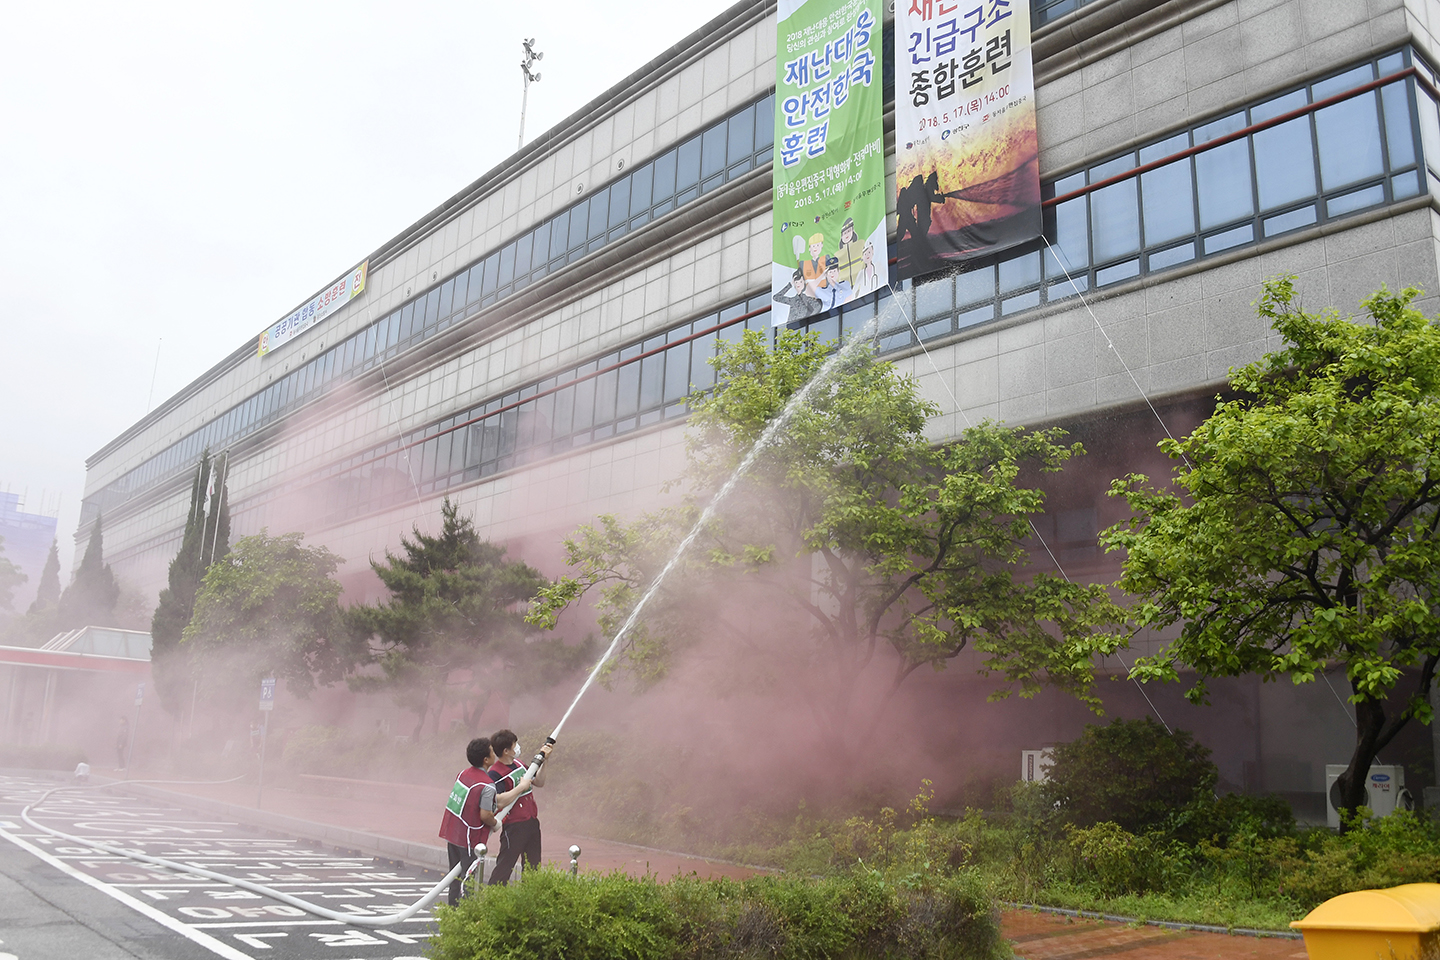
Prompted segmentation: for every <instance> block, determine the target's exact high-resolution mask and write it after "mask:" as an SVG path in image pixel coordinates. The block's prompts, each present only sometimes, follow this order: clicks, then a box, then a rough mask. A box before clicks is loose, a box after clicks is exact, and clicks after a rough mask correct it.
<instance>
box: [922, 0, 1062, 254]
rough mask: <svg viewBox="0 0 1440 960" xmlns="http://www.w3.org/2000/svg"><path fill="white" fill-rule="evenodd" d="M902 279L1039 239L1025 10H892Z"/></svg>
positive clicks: (927, 0)
mask: <svg viewBox="0 0 1440 960" xmlns="http://www.w3.org/2000/svg"><path fill="white" fill-rule="evenodd" d="M895 191H896V203H895V211H896V214H897V217H898V223H897V226H896V231H895V245H896V247H897V248H898V250H897V253H898V254H899V261H900V276H901V277H902V278H903V277H918V276H923V275H924V274H927V273H931V272H933V271H935V270H939V269H941V268H942V267H944V266H945V265H946V264H947V263H955V262H958V261H962V260H968V259H971V258H973V257H980V256H984V255H986V254H989V253H994V252H996V251H999V250H1003V249H1005V248H1007V247H1013V246H1015V245H1016V244H1020V243H1024V242H1026V241H1027V240H1032V239H1034V238H1035V237H1038V236H1039V235H1040V162H1039V147H1038V141H1037V140H1036V135H1035V76H1034V72H1033V70H1032V58H1031V53H1030V4H1029V2H1028V0H949V2H946V0H898V2H897V3H896V4H895Z"/></svg>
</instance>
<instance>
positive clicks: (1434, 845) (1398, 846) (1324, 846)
mask: <svg viewBox="0 0 1440 960" xmlns="http://www.w3.org/2000/svg"><path fill="white" fill-rule="evenodd" d="M1361 809H1362V811H1364V808H1361ZM1358 820H1359V823H1358V824H1356V827H1355V829H1352V830H1349V831H1347V832H1345V833H1342V834H1338V835H1337V834H1332V833H1330V832H1329V831H1328V830H1327V831H1317V832H1316V833H1315V834H1314V835H1312V836H1313V837H1314V840H1313V841H1312V843H1313V845H1312V846H1311V847H1310V848H1309V849H1306V850H1304V851H1303V853H1299V854H1295V855H1292V856H1291V857H1288V858H1286V860H1285V861H1283V862H1282V864H1281V876H1280V887H1281V889H1282V890H1283V892H1284V893H1285V894H1286V895H1288V896H1290V897H1292V898H1293V899H1294V900H1296V901H1297V902H1298V903H1300V904H1302V905H1303V906H1306V907H1313V906H1315V905H1316V904H1319V903H1322V902H1324V901H1326V900H1328V899H1330V898H1331V897H1334V896H1338V895H1340V894H1342V893H1348V892H1349V891H1351V890H1371V889H1377V888H1381V887H1393V886H1397V885H1399V884H1402V883H1436V882H1440V827H1437V826H1436V825H1435V824H1434V823H1432V822H1430V821H1429V820H1426V819H1423V817H1422V816H1420V815H1418V814H1416V813H1414V812H1411V811H1404V810H1399V811H1396V812H1395V813H1392V814H1390V815H1389V816H1387V817H1380V818H1372V817H1370V816H1369V813H1368V811H1364V812H1362V814H1361V816H1360V817H1359V818H1358Z"/></svg>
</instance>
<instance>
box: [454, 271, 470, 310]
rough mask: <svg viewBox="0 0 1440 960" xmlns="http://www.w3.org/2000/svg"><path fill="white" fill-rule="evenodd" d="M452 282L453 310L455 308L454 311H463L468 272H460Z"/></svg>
mask: <svg viewBox="0 0 1440 960" xmlns="http://www.w3.org/2000/svg"><path fill="white" fill-rule="evenodd" d="M453 282H454V284H455V304H454V308H455V309H456V310H463V309H465V291H466V290H467V289H468V288H469V286H470V273H469V271H466V270H461V271H460V272H459V273H457V274H456V275H455V280H454V281H453Z"/></svg>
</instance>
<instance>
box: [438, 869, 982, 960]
mask: <svg viewBox="0 0 1440 960" xmlns="http://www.w3.org/2000/svg"><path fill="white" fill-rule="evenodd" d="M437 915H438V918H439V925H440V932H439V935H438V936H437V937H435V938H433V939H432V940H431V945H432V946H431V951H432V953H431V955H432V956H433V957H435V958H436V960H500V958H505V960H522V958H523V960H551V958H553V960H562V958H563V960H662V958H665V960H669V958H674V960H741V958H750V957H768V958H773V960H831V958H835V960H839V958H852V957H876V958H895V960H899V958H902V957H904V958H916V960H961V958H967V960H968V958H976V960H983V958H991V957H996V958H998V957H1003V956H1006V955H1007V951H1006V950H1005V947H1004V944H1003V941H1002V939H1001V937H1000V929H999V922H998V917H997V916H996V915H995V913H994V911H993V908H992V907H991V905H990V902H989V900H988V898H987V896H986V894H985V892H984V890H983V889H982V887H981V885H980V883H979V881H978V880H976V879H975V877H974V876H973V875H968V874H967V875H964V876H959V877H950V878H944V879H941V880H938V881H935V882H931V883H927V884H924V885H922V886H918V887H916V886H911V885H907V884H903V883H894V882H890V881H887V880H886V879H884V878H883V877H882V876H881V875H880V874H878V873H877V872H875V871H871V870H857V871H854V872H853V873H850V874H847V875H841V876H833V877H827V878H823V879H818V880H817V879H806V878H799V877H752V878H750V879H748V880H742V881H734V880H723V879H722V880H701V879H699V878H698V877H693V876H692V877H689V878H681V879H677V880H674V881H672V882H670V883H667V884H660V883H657V882H655V880H654V879H653V878H646V879H643V880H637V879H633V878H630V877H627V876H625V875H624V874H621V873H613V874H610V875H608V876H603V877H602V876H597V875H585V876H581V877H579V878H572V877H570V876H568V875H566V874H564V873H561V872H559V871H554V870H539V871H532V872H531V873H529V874H528V875H527V876H525V877H524V878H523V879H522V880H521V881H520V882H519V883H515V884H511V885H509V886H506V887H487V888H485V889H484V890H482V891H481V892H480V893H478V894H476V895H474V896H472V897H469V898H467V899H465V900H463V901H461V903H460V905H459V906H458V907H456V908H454V909H450V908H441V909H440V910H439V911H438V914H437Z"/></svg>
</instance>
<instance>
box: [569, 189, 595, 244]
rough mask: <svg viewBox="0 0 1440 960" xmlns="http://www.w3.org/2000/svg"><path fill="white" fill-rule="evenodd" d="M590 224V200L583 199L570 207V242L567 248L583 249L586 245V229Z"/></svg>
mask: <svg viewBox="0 0 1440 960" xmlns="http://www.w3.org/2000/svg"><path fill="white" fill-rule="evenodd" d="M589 226H590V201H589V200H581V201H580V202H579V203H577V204H575V206H573V207H571V208H570V242H569V244H567V245H566V247H565V249H566V250H567V251H569V250H576V249H583V248H584V246H585V239H586V238H585V231H586V229H588V228H589Z"/></svg>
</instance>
